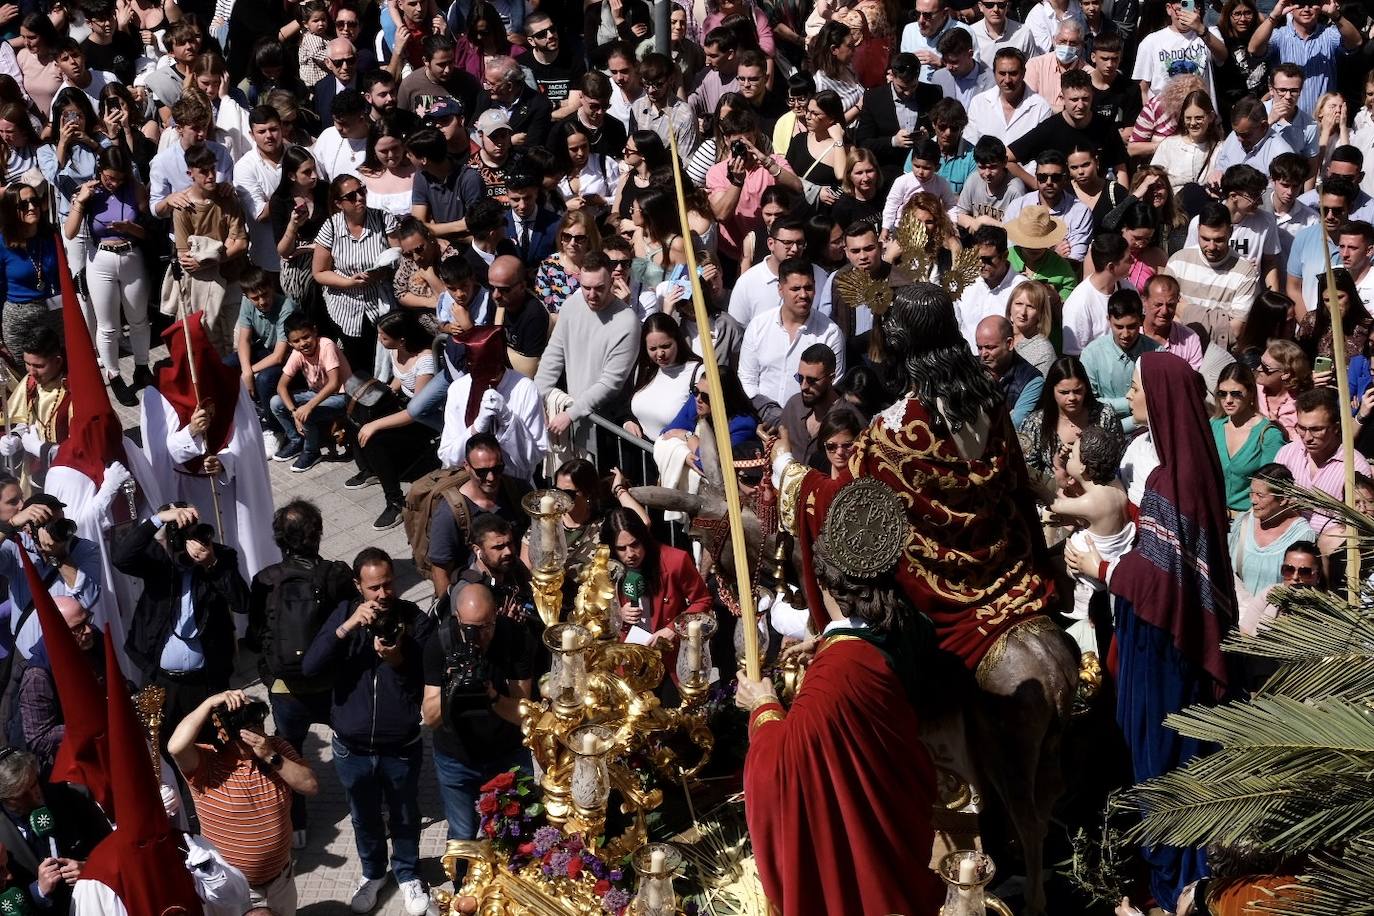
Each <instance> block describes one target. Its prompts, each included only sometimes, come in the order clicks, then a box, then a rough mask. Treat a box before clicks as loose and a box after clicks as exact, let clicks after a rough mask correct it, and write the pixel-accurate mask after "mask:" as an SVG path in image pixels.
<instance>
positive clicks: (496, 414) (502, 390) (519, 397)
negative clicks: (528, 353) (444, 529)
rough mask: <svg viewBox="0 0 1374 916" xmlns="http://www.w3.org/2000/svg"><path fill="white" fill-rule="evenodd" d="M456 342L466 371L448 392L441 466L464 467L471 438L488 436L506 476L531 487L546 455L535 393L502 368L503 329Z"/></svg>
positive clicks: (544, 431)
mask: <svg viewBox="0 0 1374 916" xmlns="http://www.w3.org/2000/svg"><path fill="white" fill-rule="evenodd" d="M454 339H455V340H456V341H458V342H459V343H461V344H463V346H464V347H465V348H466V369H467V371H466V372H464V373H461V374H459V375H457V376H456V377H455V378H454V380H453V384H451V385H449V388H448V400H447V402H446V404H445V407H444V435H443V438H442V439H440V440H439V461H440V463H441V464H443V466H444V467H446V468H458V467H462V466H463V462H464V461H465V460H466V458H467V441H468V439H469V437H471V436H473V435H474V434H476V433H490V434H491V435H493V436H495V437H496V441H497V442H499V443H501V454H502V456H503V457H504V460H505V466H506V467H505V474H506V476H508V477H513V478H515V479H516V480H521V481H524V482H525V483H529V484H533V482H534V472H535V469H536V468H537V467H538V466H539V462H540V461H541V460H543V457H544V454H545V453H546V452H547V451H548V450H549V436H548V431H547V429H546V427H545V425H544V406H543V401H542V400H541V399H540V397H539V389H538V388H537V387H536V386H535V384H534V382H533V381H531V380H530V379H528V378H526V377H525V376H523V375H521V374H520V373H519V372H516V371H515V370H514V369H510V368H508V367H507V366H506V334H505V329H504V328H500V327H480V328H473V329H472V330H470V331H466V332H464V333H463V334H460V335H455V337H454Z"/></svg>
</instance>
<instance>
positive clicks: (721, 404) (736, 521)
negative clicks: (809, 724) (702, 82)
mask: <svg viewBox="0 0 1374 916" xmlns="http://www.w3.org/2000/svg"><path fill="white" fill-rule="evenodd" d="M668 141H669V144H670V145H671V147H672V150H673V156H672V159H673V187H674V189H675V190H676V191H677V212H678V216H679V217H680V218H681V220H682V241H683V245H682V247H683V249H684V250H685V251H686V252H687V276H688V277H690V278H691V281H692V308H693V311H694V312H695V315H696V320H697V330H698V336H699V337H700V338H701V361H702V362H703V363H704V364H705V365H706V385H707V388H708V389H709V390H710V392H711V403H712V404H713V405H715V409H714V410H712V411H711V426H712V428H713V430H714V432H715V436H716V452H717V453H718V454H719V455H720V472H721V483H722V487H721V489H723V490H724V491H725V506H726V508H727V509H728V510H729V513H730V546H731V548H732V550H733V552H734V557H735V579H736V594H737V595H738V596H739V611H740V618H741V619H742V620H743V622H744V668H745V671H746V672H747V673H748V675H749V677H751V678H753V679H754V680H758V678H759V627H758V621H757V619H756V617H755V613H754V587H753V583H751V582H750V581H749V552H748V549H747V545H746V544H745V542H744V515H743V514H742V512H741V510H740V504H739V486H738V483H737V481H736V478H735V456H734V453H733V452H732V451H731V449H730V418H729V417H728V416H726V412H725V394H724V393H723V391H722V390H721V387H720V367H719V366H718V365H717V364H716V347H715V341H714V340H712V338H711V316H710V314H709V313H708V312H707V311H706V300H705V299H704V298H703V297H702V293H701V278H700V277H698V276H697V255H696V246H695V245H693V244H692V227H691V225H690V224H689V223H688V222H687V198H686V195H685V194H684V192H683V189H682V165H681V163H680V162H679V160H678V150H677V132H676V131H674V130H673V129H672V126H671V125H669V129H668ZM764 473H765V474H767V473H770V471H769V469H768V468H764Z"/></svg>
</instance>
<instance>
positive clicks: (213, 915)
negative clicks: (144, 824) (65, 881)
mask: <svg viewBox="0 0 1374 916" xmlns="http://www.w3.org/2000/svg"><path fill="white" fill-rule="evenodd" d="M186 845H187V847H188V849H187V851H186V867H187V870H188V871H190V873H191V877H192V878H193V879H195V882H196V894H197V895H198V896H199V897H200V900H201V904H202V906H203V909H204V910H205V916H243V914H244V913H246V912H247V911H248V908H249V906H250V901H251V894H252V891H251V889H250V888H249V886H248V879H247V878H245V877H244V876H243V872H241V871H239V870H238V869H237V868H235V867H234V866H232V865H230V864H229V863H228V862H226V861H224V857H223V856H222V855H220V852H219V850H218V849H216V848H215V847H214V846H213V845H211V843H210V841H209V840H207V839H205V838H204V837H202V836H196V835H195V834H187V835H186ZM72 916H129V911H128V910H126V909H125V908H124V901H122V900H120V899H119V898H118V897H117V896H115V892H114V891H112V890H110V887H109V885H107V884H101V883H100V882H99V881H94V880H91V879H89V878H83V879H81V880H79V881H77V882H76V884H75V885H73V886H72Z"/></svg>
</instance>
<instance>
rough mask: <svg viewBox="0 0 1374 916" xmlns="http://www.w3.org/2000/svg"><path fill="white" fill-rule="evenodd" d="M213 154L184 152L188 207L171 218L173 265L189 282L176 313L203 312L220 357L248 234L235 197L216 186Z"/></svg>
mask: <svg viewBox="0 0 1374 916" xmlns="http://www.w3.org/2000/svg"><path fill="white" fill-rule="evenodd" d="M216 169H217V165H216V159H215V154H214V152H213V151H212V150H211V149H210V147H208V146H206V145H205V144H203V143H197V144H196V145H194V146H192V147H191V148H189V149H188V150H186V174H187V175H188V176H189V177H190V179H191V186H190V187H189V188H187V189H186V194H187V196H188V197H189V198H190V202H191V205H190V206H189V207H180V208H178V209H176V210H174V211H173V212H172V236H173V241H174V244H175V246H176V253H177V263H178V264H179V265H180V266H181V269H182V270H183V271H185V275H186V279H188V280H189V282H186V283H183V285H182V292H181V296H182V297H183V299H184V301H182V302H180V303H178V307H182V308H185V310H186V311H187V312H197V311H198V312H204V314H205V332H206V333H207V334H208V335H209V336H210V342H211V343H212V344H214V345H215V349H216V350H218V351H219V352H220V353H232V352H233V348H234V325H235V324H236V322H237V321H238V316H239V311H238V309H237V308H235V307H231V306H230V305H229V303H231V302H232V303H235V304H237V302H238V281H239V274H240V272H241V270H242V267H243V261H244V255H245V254H246V253H247V251H248V229H247V227H246V226H245V225H244V221H243V207H242V205H241V204H240V203H239V196H238V192H237V191H235V190H234V186H233V185H231V184H228V183H224V184H221V183H220V181H219V177H218V174H217V171H216Z"/></svg>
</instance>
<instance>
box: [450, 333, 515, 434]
mask: <svg viewBox="0 0 1374 916" xmlns="http://www.w3.org/2000/svg"><path fill="white" fill-rule="evenodd" d="M453 339H454V340H456V341H458V342H459V343H461V344H463V345H464V346H465V347H467V353H468V356H467V362H468V375H470V376H472V387H471V388H469V389H468V412H467V424H468V425H469V426H471V425H472V424H473V421H475V420H476V419H477V412H478V411H479V410H481V408H482V395H484V394H486V393H487V391H488V390H489V389H491V388H495V387H496V383H497V382H499V381H500V380H501V373H503V372H505V371H506V368H507V367H508V366H509V365H510V361H509V359H508V358H507V356H506V329H505V328H503V327H501V326H500V325H490V326H487V327H481V328H468V329H467V330H466V331H461V332H459V333H457V334H454V335H453Z"/></svg>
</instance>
